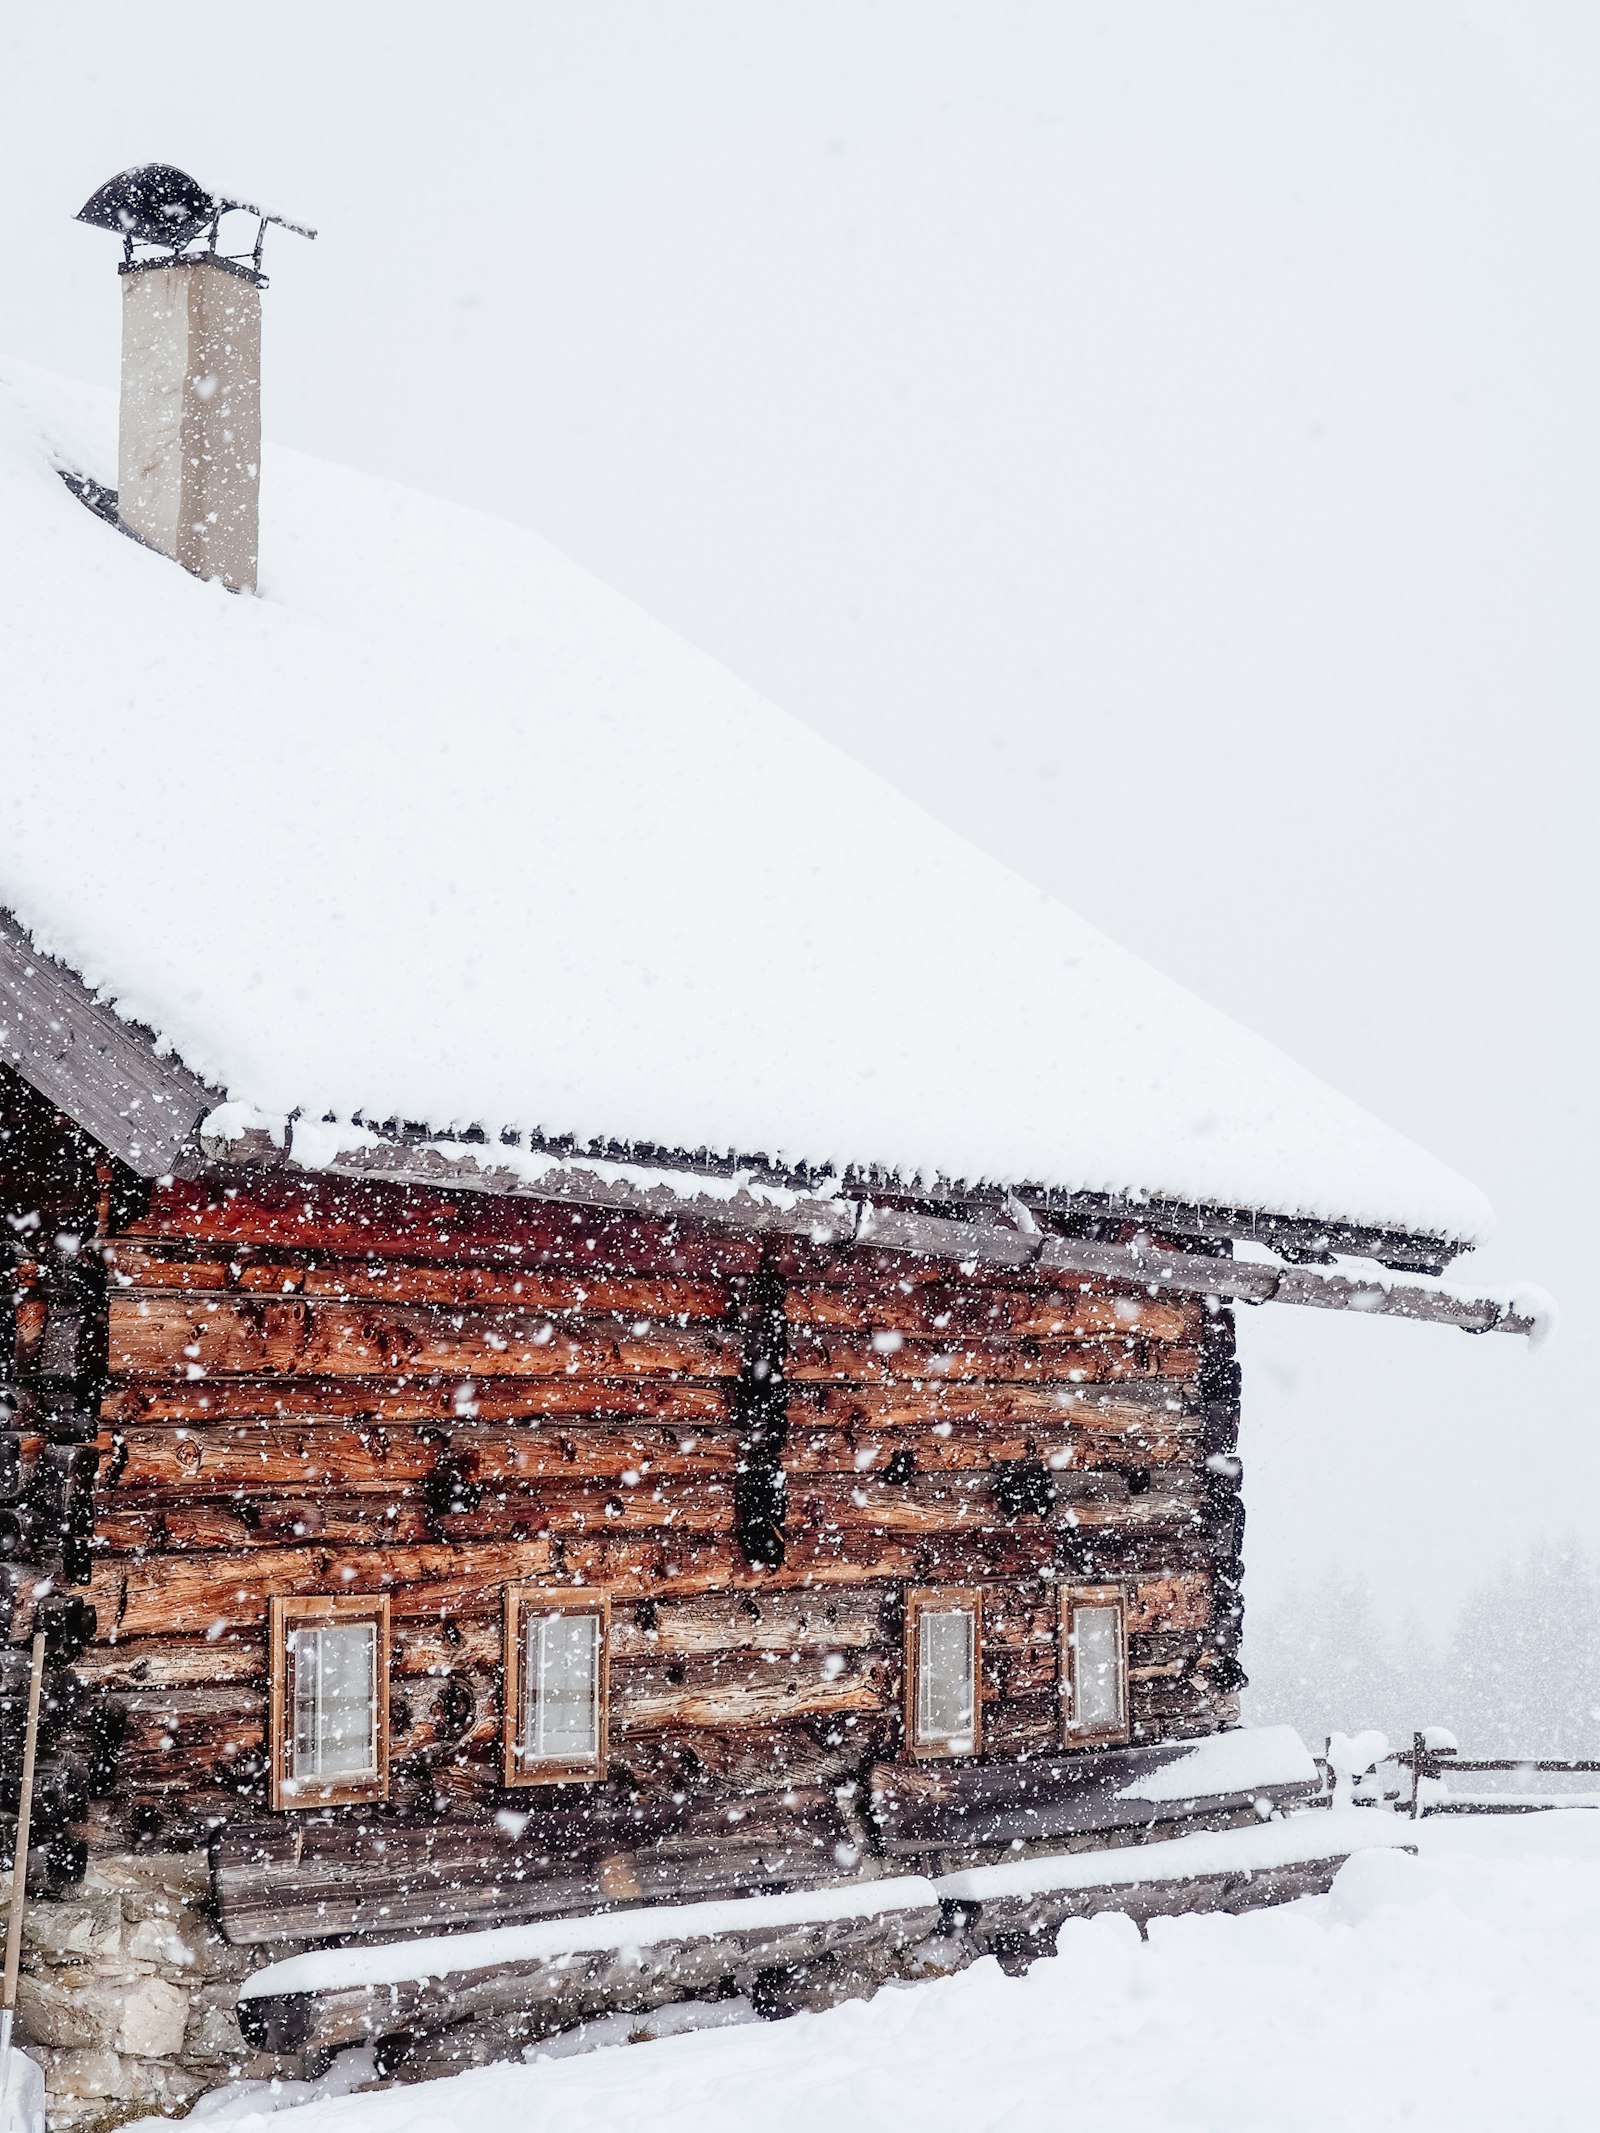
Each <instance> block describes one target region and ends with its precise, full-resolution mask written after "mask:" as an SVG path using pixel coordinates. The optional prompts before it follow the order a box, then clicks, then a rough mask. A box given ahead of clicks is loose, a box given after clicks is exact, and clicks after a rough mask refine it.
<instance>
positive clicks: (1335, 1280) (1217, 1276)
mask: <svg viewBox="0 0 1600 2133" xmlns="http://www.w3.org/2000/svg"><path fill="white" fill-rule="evenodd" d="M360 1139H361V1145H358V1146H354V1147H350V1146H344V1147H341V1146H340V1145H338V1129H337V1128H330V1127H327V1126H322V1125H314V1126H310V1127H304V1126H302V1127H297V1128H295V1129H294V1130H293V1133H292V1137H291V1140H290V1148H289V1151H288V1160H289V1161H290V1162H291V1163H292V1164H293V1165H294V1167H296V1168H302V1169H306V1170H318V1171H322V1172H324V1173H329V1172H331V1173H332V1174H334V1175H336V1176H340V1177H351V1178H373V1177H381V1178H388V1179H390V1180H392V1181H393V1182H395V1183H397V1184H414V1185H433V1186H438V1185H450V1186H454V1187H457V1188H465V1189H466V1190H468V1191H474V1192H493V1193H509V1194H515V1195H520V1196H523V1197H527V1198H533V1199H540V1200H557V1201H567V1202H570V1203H572V1204H573V1205H577V1206H584V1207H595V1208H609V1209H614V1210H617V1211H626V1212H629V1213H634V1214H650V1215H660V1216H672V1217H676V1218H678V1219H681V1220H688V1221H698V1222H714V1223H721V1224H726V1225H728V1226H730V1227H734V1228H739V1229H745V1230H757V1231H763V1230H765V1231H776V1232H782V1233H787V1234H789V1235H798V1236H803V1237H806V1238H808V1239H809V1240H810V1241H811V1242H813V1243H816V1244H854V1245H856V1246H858V1247H861V1248H864V1249H870V1250H876V1251H888V1252H905V1253H910V1254H914V1255H916V1256H917V1257H920V1258H928V1259H949V1260H952V1261H954V1262H956V1263H957V1264H958V1265H963V1266H970V1267H977V1266H992V1267H996V1268H999V1267H1011V1268H1016V1269H1019V1270H1028V1271H1032V1272H1036V1273H1042V1274H1046V1275H1053V1276H1057V1277H1059V1278H1060V1279H1062V1280H1066V1281H1070V1280H1073V1279H1078V1280H1094V1281H1114V1282H1121V1283H1125V1284H1128V1285H1129V1286H1132V1287H1134V1288H1141V1289H1145V1290H1147V1291H1151V1292H1156V1291H1162V1290H1165V1291H1170V1292H1173V1293H1177V1294H1184V1295H1191V1296H1211V1297H1216V1298H1217V1299H1218V1300H1219V1301H1225V1302H1238V1303H1247V1304H1263V1303H1287V1304H1300V1305H1305V1306H1310V1307H1312V1308H1315V1309H1319V1310H1327V1311H1357V1312H1363V1313H1367V1314H1369V1315H1372V1316H1375V1317H1381V1318H1411V1319H1419V1320H1426V1321H1431V1322H1433V1323H1435V1324H1439V1325H1447V1326H1459V1327H1460V1328H1461V1329H1462V1330H1463V1331H1464V1332H1468V1333H1520V1334H1524V1335H1530V1336H1537V1335H1539V1334H1541V1333H1542V1332H1543V1331H1544V1330H1545V1328H1546V1325H1547V1319H1546V1317H1545V1316H1544V1315H1543V1313H1542V1311H1541V1309H1540V1308H1538V1307H1536V1306H1535V1305H1534V1304H1533V1303H1531V1302H1530V1303H1528V1304H1527V1305H1526V1306H1524V1305H1523V1304H1522V1303H1521V1302H1520V1301H1518V1300H1515V1299H1512V1300H1507V1299H1504V1298H1497V1297H1492V1296H1474V1295H1473V1294H1472V1293H1471V1292H1470V1290H1466V1289H1461V1288H1457V1287H1453V1286H1450V1285H1448V1284H1446V1283H1443V1282H1429V1281H1420V1280H1408V1279H1404V1278H1396V1277H1391V1276H1387V1275H1383V1276H1381V1277H1380V1276H1378V1275H1366V1274H1352V1273H1350V1272H1349V1271H1344V1270H1340V1269H1337V1268H1329V1267H1309V1266H1294V1265H1283V1264H1263V1263H1261V1262H1259V1261H1256V1260H1241V1259H1235V1258H1233V1257H1232V1256H1212V1255H1210V1254H1205V1253H1198V1252H1178V1251H1171V1250H1168V1249H1166V1248H1165V1247H1161V1246H1157V1245H1155V1244H1153V1243H1131V1244H1106V1243H1099V1242H1096V1241H1093V1240H1091V1239H1088V1238H1081V1237H1064V1236H1060V1235H1058V1234H1056V1233H1055V1232H1053V1231H1047V1230H1042V1229H1040V1228H1039V1227H1038V1226H1037V1225H1036V1224H1034V1223H1033V1222H1032V1219H1031V1217H1029V1216H1028V1215H1027V1214H1026V1212H1025V1211H1024V1210H1022V1209H1020V1208H1019V1209H1018V1211H1017V1212H1018V1215H1019V1217H1020V1221H1019V1223H1018V1224H1016V1225H1012V1224H1007V1223H999V1222H971V1221H951V1220H949V1219H947V1218H945V1217H942V1216H937V1215H924V1214H918V1213H915V1212H912V1211H908V1210H905V1209H902V1208H896V1207H883V1206H879V1205H876V1204H875V1203H873V1202H872V1201H869V1200H861V1199H854V1198H848V1197H846V1196H844V1195H842V1194H841V1195H839V1196H837V1197H831V1196H829V1197H824V1196H821V1195H807V1194H802V1193H793V1192H785V1191H779V1190H776V1189H774V1188H772V1187H770V1186H764V1185H760V1184H756V1183H754V1182H752V1181H749V1180H741V1179H737V1178H736V1179H733V1180H729V1179H723V1178H712V1177H706V1176H703V1175H700V1174H697V1173H694V1172H690V1171H683V1172H678V1173H675V1174H673V1173H668V1172H665V1171H661V1170H651V1169H644V1168H633V1167H630V1166H628V1165H625V1164H620V1163H594V1164H589V1163H586V1162H584V1161H583V1160H582V1159H581V1158H561V1159H558V1160H555V1161H550V1160H548V1159H546V1158H543V1157H540V1156H537V1155H534V1154H532V1153H531V1152H525V1151H522V1150H502V1149H496V1148H493V1147H491V1146H489V1145H483V1146H477V1145H473V1144H468V1143H440V1142H429V1143H422V1144H407V1143H401V1142H396V1141H389V1140H385V1139H383V1138H381V1137H380V1136H378V1135H375V1134H370V1133H364V1134H362V1135H361V1136H360ZM307 1155H310V1156H312V1157H313V1158H314V1159H313V1160H311V1161H306V1160H305V1159H304V1158H305V1157H306V1156H307ZM278 1160H279V1161H283V1160H284V1158H283V1157H282V1156H279V1157H278Z"/></svg>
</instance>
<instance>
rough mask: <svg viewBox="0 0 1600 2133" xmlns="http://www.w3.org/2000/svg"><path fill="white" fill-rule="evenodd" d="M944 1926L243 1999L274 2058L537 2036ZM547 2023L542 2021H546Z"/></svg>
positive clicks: (254, 2033)
mask: <svg viewBox="0 0 1600 2133" xmlns="http://www.w3.org/2000/svg"><path fill="white" fill-rule="evenodd" d="M938 1924H939V1910H938V1906H937V1905H935V1904H929V1905H927V1906H925V1907H918V1908H915V1909H909V1910H905V1911H901V1912H892V1913H879V1914H877V1915H876V1916H873V1917H869V1918H857V1919H832V1920H827V1921H819V1922H817V1923H814V1924H809V1925H804V1926H790V1927H783V1928H767V1929H764V1930H750V1931H747V1932H744V1933H737V1932H734V1933H726V1934H719V1935H717V1936H715V1937H711V1936H706V1937H704V1938H700V1939H695V1940H682V1939H679V1940H674V1941H661V1942H657V1943H655V1944H653V1945H649V1946H646V1947H642V1948H635V1947H629V1948H627V1949H623V1950H618V1951H609V1950H608V1951H606V1952H604V1953H597V1954H583V1955H578V1956H575V1957H556V1958H554V1959H553V1960H549V1961H545V1962H529V1963H510V1964H496V1965H495V1966H494V1967H493V1969H491V1970H480V1971H475V1972H468V1973H455V1974H452V1975H449V1976H446V1977H443V1978H430V1979H424V1980H419V1981H416V1982H413V1983H408V1984H405V1985H376V1986H355V1987H349V1988H345V1989H341V1990H338V1991H329V1992H320V1993H314V1994H313V1993H303V1994H293V1995H285V1996H283V1997H277V1998H268V1997H265V1996H263V1997H261V1998H258V1999H254V2000H243V2001H241V2002H240V2009H239V2017H240V2023H241V2026H242V2027H243V2028H244V2031H245V2035H246V2038H247V2040H248V2041H250V2042H252V2043H254V2044H256V2045H257V2046H258V2047H259V2048H262V2049H265V2050H271V2051H277V2052H290V2051H314V2052H318V2053H321V2052H327V2051H333V2050H337V2049H338V2048H340V2047H341V2046H343V2045H347V2044H357V2043H364V2042H369V2041H370V2040H371V2039H373V2038H375V2037H384V2036H392V2035H395V2034H398V2033H400V2032H402V2031H403V2032H404V2033H405V2034H407V2035H416V2034H419V2033H421V2034H426V2033H428V2032H430V2031H433V2030H437V2029H442V2028H448V2027H450V2026H453V2025H454V2024H456V2023H460V2022H464V2021H468V2020H471V2019H474V2018H489V2017H499V2018H504V2017H506V2016H508V2015H519V2014H520V2015H526V2016H527V2017H528V2018H529V2019H530V2023H532V2024H533V2025H534V2026H532V2027H531V2028H530V2031H529V2034H530V2036H536V2035H539V2034H541V2033H544V2032H547V2031H549V2030H552V2029H556V2028H560V2027H562V2026H563V2024H564V2023H566V2022H568V2021H575V2020H577V2019H578V2018H579V2016H580V2015H581V2014H583V2013H585V2012H588V2013H598V2012H600V2011H602V2010H605V2011H629V2012H638V2011H641V2010H644V2009H648V2008H651V2007H657V2006H661V2005H663V2004H665V2003H666V2002H668V2001H672V2000H679V1999H682V1998H684V1997H686V1996H689V1997H693V1996H695V1995H699V1994H709V1993H712V1992H714V1991H716V1990H717V1989H719V1988H720V1989H722V1990H724V1991H725V1990H726V1989H727V1987H728V1985H729V1984H730V1983H731V1984H732V1985H733V1986H734V1987H735V1988H736V1989H743V1990H749V1989H750V1988H751V1987H752V1986H753V1984H754V1982H755V1980H756V1979H757V1977H759V1976H760V1975H762V1974H763V1973H765V1972H770V1971H774V1970H786V1971H793V1970H798V1969H800V1968H802V1967H803V1966H805V1965H807V1964H814V1963H818V1962H822V1961H825V1960H827V1959H828V1958H830V1957H835V1958H837V1957H842V1956H846V1955H848V1954H850V1953H851V1952H854V1951H861V1950H864V1949H868V1948H884V1949H891V1950H892V1949H899V1948H903V1947H912V1946H915V1945H916V1944H917V1943H918V1942H920V1941H923V1940H926V1939H927V1938H928V1936H929V1934H930V1933H932V1932H933V1931H934V1930H935V1929H936V1928H937V1926H938ZM541 2017H542V2019H541Z"/></svg>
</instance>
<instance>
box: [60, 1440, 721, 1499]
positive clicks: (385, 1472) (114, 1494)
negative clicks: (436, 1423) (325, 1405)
mask: <svg viewBox="0 0 1600 2133" xmlns="http://www.w3.org/2000/svg"><path fill="white" fill-rule="evenodd" d="M99 1441H100V1452H101V1476H102V1479H101V1489H102V1500H103V1501H106V1502H108V1503H109V1502H111V1501H113V1500H115V1499H117V1498H120V1497H123V1496H125V1495H127V1494H129V1493H131V1492H135V1491H137V1492H145V1491H149V1492H152V1493H160V1494H163V1495H175V1496H181V1497H183V1498H184V1499H185V1500H192V1499H194V1498H195V1497H197V1496H232V1495H234V1494H235V1493H236V1492H238V1491H240V1490H245V1491H248V1492H250V1493H251V1494H252V1495H253V1496H254V1495H259V1496H260V1497H262V1498H263V1499H267V1500H270V1499H271V1497H272V1496H273V1495H275V1494H278V1493H280V1492H282V1491H285V1490H288V1491H294V1490H307V1489H315V1490H334V1491H337V1492H339V1493H342V1494H352V1493H359V1492H362V1491H367V1490H370V1491H373V1492H376V1493H381V1494H385V1495H389V1494H395V1493H398V1492H399V1491H401V1490H402V1489H406V1488H414V1487H415V1486H417V1485H418V1484H420V1483H423V1482H426V1481H427V1480H428V1478H429V1476H430V1475H432V1474H434V1473H435V1472H437V1471H438V1469H439V1468H440V1467H441V1465H447V1466H449V1467H451V1468H453V1469H455V1470H456V1471H459V1472H460V1473H461V1474H462V1476H463V1477H464V1478H465V1479H467V1480H468V1481H473V1482H477V1483H480V1484H482V1485H484V1486H486V1487H493V1486H495V1485H497V1484H504V1483H511V1484H521V1483H538V1482H546V1481H572V1482H577V1483H580V1484H581V1483H583V1482H595V1481H613V1480H614V1481H620V1480H621V1479H622V1478H623V1477H624V1476H625V1475H631V1476H633V1477H634V1479H633V1481H632V1482H630V1483H629V1486H630V1487H637V1486H638V1485H639V1484H640V1483H641V1482H643V1481H645V1480H647V1479H653V1478H659V1477H661V1476H666V1475H671V1476H692V1477H699V1478H702V1479H710V1478H712V1477H714V1476H719V1475H727V1474H731V1473H732V1472H733V1470H734V1467H735V1465H736V1464H737V1461H738V1459H739V1456H740V1453H739V1445H740V1439H739V1437H738V1436H737V1434H736V1433H735V1432H733V1431H731V1430H700V1429H691V1430H684V1429H681V1428H673V1427H669V1426H653V1427H648V1428H633V1429H628V1430H608V1429H605V1428H603V1427H599V1426H590V1427H585V1428H583V1429H581V1430H575V1429H563V1428H561V1427H560V1426H559V1424H549V1423H546V1424H543V1425H542V1426H540V1425H533V1426H527V1427H523V1428H519V1429H516V1430H509V1431H508V1430H505V1429H496V1428H494V1427H493V1426H492V1425H490V1424H487V1423H483V1422H471V1423H455V1424H453V1425H452V1426H450V1427H448V1428H446V1429H443V1430H439V1429H430V1430H428V1432H427V1433H426V1434H425V1435H424V1434H422V1433H420V1432H419V1430H418V1429H416V1428H414V1427H413V1428H406V1427H403V1426H383V1425H375V1426H369V1427H367V1428H350V1427H348V1426H342V1425H340V1424H336V1423H329V1424H324V1425H321V1426H316V1425H311V1426H304V1425H302V1426H299V1427H293V1428H291V1427H286V1426H284V1425H282V1424H279V1423H252V1424H244V1425H240V1424H227V1425H224V1424H215V1423H214V1424H212V1425H211V1426H209V1427H207V1428H202V1429H190V1430H182V1431H180V1430H176V1429H172V1428H153V1427H148V1426H146V1427H135V1428H125V1429H121V1430H117V1431H113V1430H111V1429H106V1430H103V1431H102V1432H101V1435H100V1440H99Z"/></svg>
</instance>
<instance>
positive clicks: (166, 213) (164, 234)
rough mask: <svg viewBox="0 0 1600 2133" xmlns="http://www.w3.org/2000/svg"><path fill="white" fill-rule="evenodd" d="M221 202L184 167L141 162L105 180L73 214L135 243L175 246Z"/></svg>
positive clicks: (191, 236) (197, 230)
mask: <svg viewBox="0 0 1600 2133" xmlns="http://www.w3.org/2000/svg"><path fill="white" fill-rule="evenodd" d="M222 205H223V203H222V202H221V201H219V200H217V199H215V198H214V197H213V196H212V194H210V193H208V192H207V191H206V189H205V187H204V186H203V185H201V184H200V183H199V181H198V180H197V179H195V178H191V177H190V175H189V173H188V172H187V171H186V170H176V169H174V167H173V166H172V164H170V163H142V164H140V166H139V167H138V169H136V170H124V171H121V172H119V173H118V175H117V176H116V177H114V178H111V179H109V180H108V181H107V183H106V184H104V185H102V186H101V188H100V190H99V191H98V192H97V193H96V194H94V196H93V197H92V198H91V199H89V200H87V201H85V203H84V205H83V206H82V207H80V208H79V210H78V212H77V214H76V215H75V216H74V218H73V219H74V221H77V222H88V223H91V224H92V225H93V226H94V227H95V228H96V229H99V230H112V231H114V232H115V233H116V235H117V236H119V237H123V238H130V239H132V240H133V241H134V242H135V243H137V244H160V245H167V246H169V247H170V248H171V249H172V250H174V251H180V250H181V249H182V248H183V246H184V245H186V244H192V243H193V242H194V240H195V238H196V237H198V236H199V235H200V234H201V232H202V231H203V230H205V229H207V228H208V227H209V226H210V225H211V224H212V223H213V222H214V221H215V220H216V218H217V213H218V210H219V208H221V206H222Z"/></svg>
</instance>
